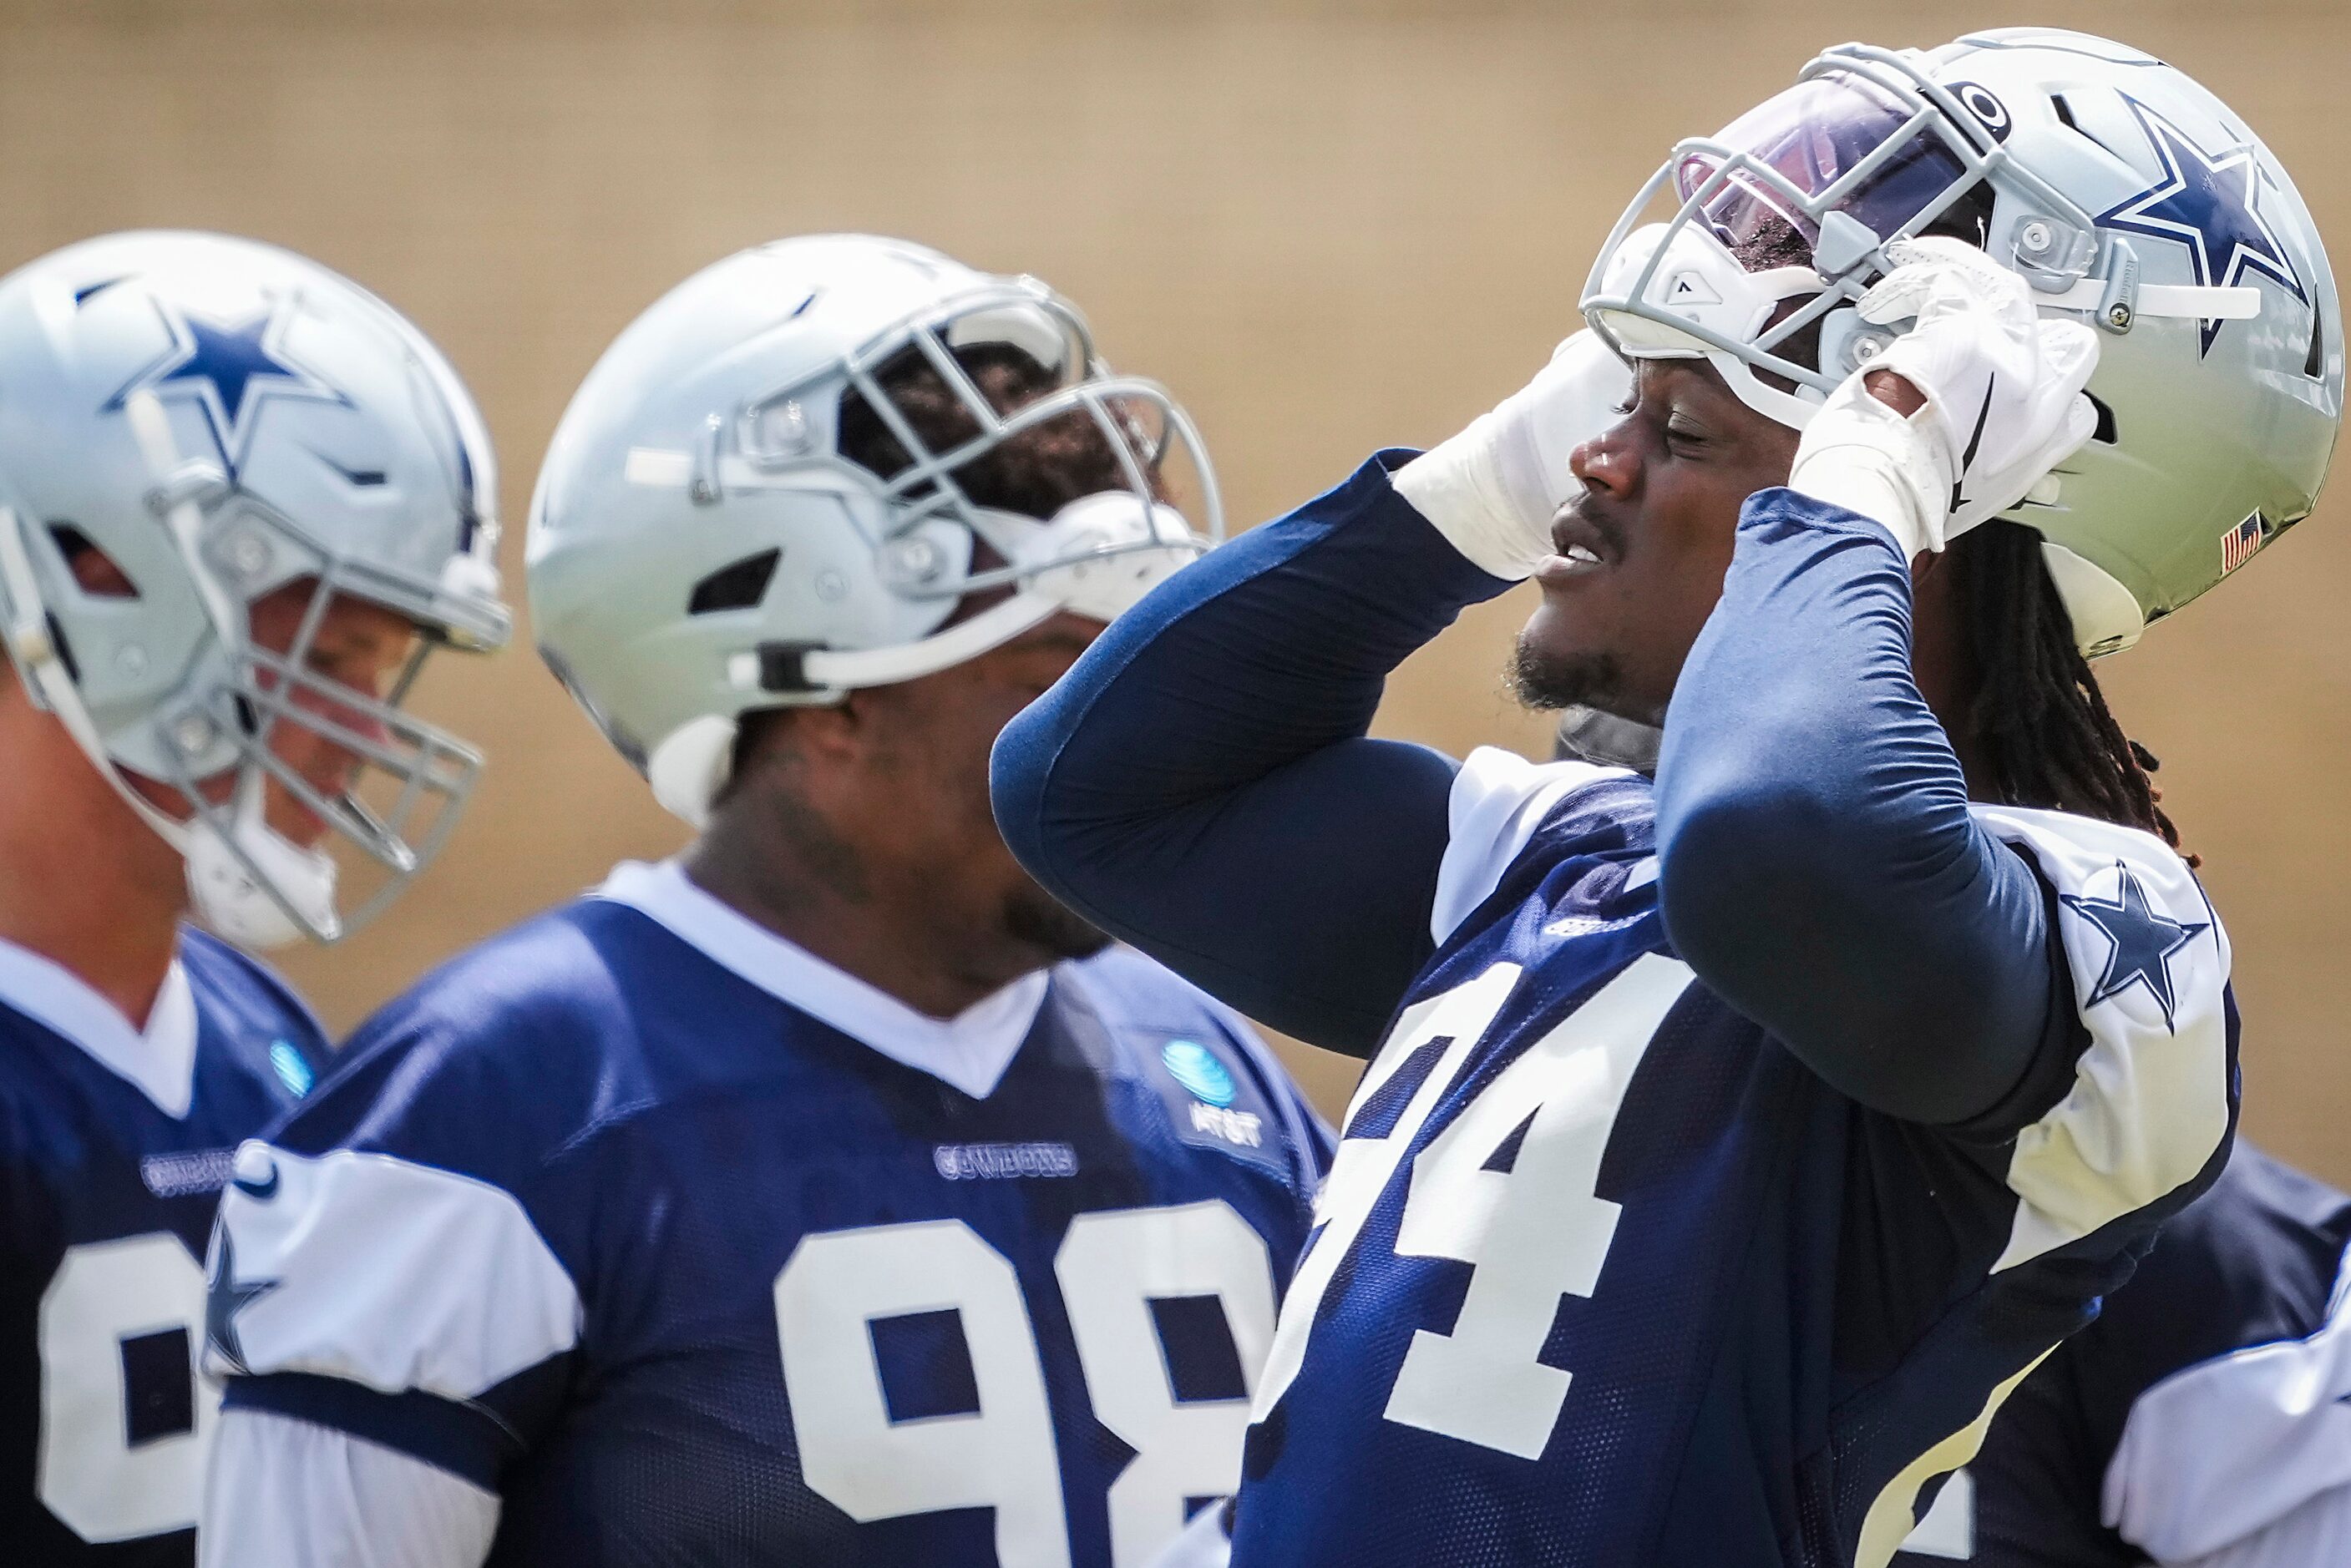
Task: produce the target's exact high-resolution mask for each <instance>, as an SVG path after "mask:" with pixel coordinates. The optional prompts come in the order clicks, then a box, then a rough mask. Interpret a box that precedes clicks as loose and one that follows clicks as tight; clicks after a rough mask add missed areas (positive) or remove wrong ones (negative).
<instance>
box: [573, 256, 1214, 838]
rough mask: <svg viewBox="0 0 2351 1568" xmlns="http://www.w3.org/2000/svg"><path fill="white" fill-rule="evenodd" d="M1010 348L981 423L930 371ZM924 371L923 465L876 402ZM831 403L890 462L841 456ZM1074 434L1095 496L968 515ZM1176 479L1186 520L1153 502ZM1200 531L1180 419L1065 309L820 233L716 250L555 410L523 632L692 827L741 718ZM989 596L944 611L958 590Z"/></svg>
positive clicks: (986, 280) (1137, 565)
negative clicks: (948, 408) (982, 603)
mask: <svg viewBox="0 0 2351 1568" xmlns="http://www.w3.org/2000/svg"><path fill="white" fill-rule="evenodd" d="M982 345H1000V346H1002V347H1005V348H1011V349H1017V350H1019V354H1020V355H1021V356H1023V357H1025V358H1026V360H1028V361H1029V362H1033V364H1034V365H1035V366H1037V367H1038V368H1039V369H1040V370H1042V371H1043V372H1045V373H1047V374H1048V375H1050V378H1051V379H1052V382H1053V385H1052V387H1051V389H1050V390H1048V391H1046V392H1045V393H1044V394H1043V395H1042V396H1040V397H1038V398H1037V399H1035V400H1033V401H1029V402H1027V403H1024V404H1022V405H1020V406H1019V408H1018V409H1016V410H1013V411H1012V412H1010V413H1008V414H999V413H998V411H997V410H996V409H995V408H994V407H993V406H992V405H991V404H990V402H989V400H988V399H987V397H986V396H985V395H984V394H983V393H982V392H981V390H980V389H979V388H978V386H977V385H976V384H975V382H974V380H973V379H972V378H971V376H970V375H968V374H967V372H966V370H965V369H964V368H963V367H962V365H961V364H960V363H959V361H958V359H957V358H956V351H957V350H968V349H971V348H976V347H978V346H982ZM914 363H924V364H927V365H928V367H929V368H930V369H931V370H932V371H933V372H934V373H935V375H936V377H937V379H938V380H939V382H940V383H942V384H943V385H944V386H945V387H946V389H947V390H948V392H949V393H950V394H951V395H952V396H953V397H954V398H955V399H956V401H957V402H958V403H959V404H960V405H961V406H962V408H963V410H965V412H966V413H967V415H968V416H969V424H970V429H971V431H972V432H973V433H972V434H971V435H970V437H969V439H967V440H966V441H962V442H960V443H959V444H957V445H956V446H954V447H953V448H952V449H950V450H946V451H933V450H931V448H930V446H929V445H928V444H926V443H925V441H924V440H923V438H922V437H921V435H919V434H918V433H917V432H916V431H915V429H914V425H913V424H912V423H910V422H909V421H908V419H907V418H906V416H905V414H904V410H902V409H901V408H900V407H899V405H898V403H897V401H896V400H894V399H893V396H892V394H891V392H890V391H889V390H888V389H886V388H885V386H884V385H883V379H882V375H881V372H882V371H883V369H884V368H885V367H890V368H896V367H904V366H907V365H910V364H914ZM852 398H854V399H856V400H862V404H863V405H864V406H865V407H866V408H867V409H870V410H872V413H873V415H875V416H877V417H878V418H879V420H880V421H881V423H882V425H883V427H884V428H886V430H887V431H889V433H890V434H891V435H892V436H893V438H894V439H895V441H896V442H897V444H898V445H899V446H900V447H901V448H903V449H904V452H905V454H906V455H907V458H908V461H907V462H906V463H905V464H904V466H903V467H901V468H898V469H897V470H895V471H894V472H891V473H890V474H889V475H888V476H887V477H884V476H883V475H882V474H880V473H877V472H873V471H872V469H870V468H867V467H865V466H863V465H862V464H860V463H858V462H854V461H852V460H851V459H850V458H849V457H847V456H845V455H843V452H842V451H841V422H842V421H841V416H842V408H843V403H844V400H849V399H852ZM1072 419H1083V420H1087V421H1092V423H1093V424H1094V425H1095V426H1096V427H1098V428H1099V430H1100V431H1101V432H1102V435H1103V436H1104V437H1105V438H1106V439H1107V441H1108V443H1109V446H1110V448H1111V450H1112V452H1113V453H1114V454H1115V457H1116V460H1117V462H1118V464H1119V466H1120V470H1121V474H1122V478H1123V484H1122V485H1121V486H1120V487H1119V488H1116V489H1113V490H1109V491H1106V492H1103V493H1099V494H1095V495H1091V496H1087V497H1085V498H1083V499H1081V500H1079V501H1076V502H1073V503H1071V504H1069V505H1067V506H1065V507H1063V508H1061V511H1060V512H1059V513H1058V514H1056V515H1054V516H1052V517H1049V518H1040V517H1029V516H1023V515H1020V514H1016V513H1013V512H1009V511H1006V510H1003V509H1001V508H998V507H992V506H984V505H979V504H975V503H974V502H973V501H972V500H971V498H970V497H969V496H968V495H967V493H965V489H964V486H963V485H962V484H961V483H958V480H957V475H958V473H959V472H962V471H964V470H966V469H967V468H968V466H969V465H970V464H972V463H973V462H976V461H977V460H979V459H980V458H982V457H984V456H985V455H986V454H987V453H988V452H992V451H994V450H995V449H996V448H997V447H998V446H1000V445H1002V444H1003V443H1004V442H1006V441H1010V440H1013V439H1014V438H1016V437H1018V436H1019V435H1020V434H1021V433H1022V432H1023V431H1036V430H1038V429H1040V427H1042V426H1046V425H1048V424H1050V423H1051V422H1053V421H1065V420H1072ZM1171 461H1173V462H1175V463H1176V464H1178V465H1179V466H1188V468H1189V469H1190V471H1191V483H1190V485H1189V487H1188V488H1189V491H1190V493H1189V494H1188V495H1187V496H1186V499H1187V500H1189V501H1190V502H1192V503H1193V504H1195V506H1196V516H1197V517H1198V519H1199V524H1200V525H1199V527H1198V528H1197V529H1195V528H1194V526H1193V525H1192V524H1191V523H1190V522H1189V521H1187V519H1186V517H1185V515H1184V514H1182V513H1180V512H1179V511H1178V510H1177V509H1176V507H1175V505H1173V504H1170V498H1171V495H1172V494H1173V493H1174V492H1173V489H1172V487H1171V486H1172V483H1173V481H1174V480H1175V477H1177V476H1176V475H1175V474H1172V473H1171V472H1170V471H1169V464H1170V462H1171ZM1222 533H1223V514H1222V512H1221V510H1220V507H1219V504H1218V501H1217V489H1216V481H1215V478H1214V475H1213V474H1212V472H1210V470H1209V468H1208V463H1207V453H1206V451H1205V449H1204V448H1203V447H1202V445H1201V443H1200V438H1199V436H1198V434H1197V432H1196V431H1195V430H1194V428H1193V425H1192V421H1190V419H1189V418H1188V417H1186V414H1185V412H1184V410H1182V409H1181V408H1179V407H1178V406H1177V405H1176V403H1175V400H1173V399H1172V398H1170V397H1169V396H1168V394H1167V393H1166V392H1165V390H1164V389H1162V388H1160V387H1159V386H1158V385H1156V384H1155V383H1154V382H1150V381H1146V380H1141V379H1135V378H1133V377H1121V376H1113V374H1112V373H1111V372H1110V370H1109V369H1108V368H1107V367H1106V366H1104V365H1103V364H1102V361H1101V360H1100V359H1099V358H1097V357H1096V356H1095V353H1094V348H1093V340H1092V335H1091V333H1090V332H1089V330H1088V328H1087V327H1086V324H1085V320H1084V318H1083V317H1081V316H1080V315H1079V314H1078V311H1077V308H1076V307H1075V306H1072V305H1071V304H1070V302H1069V301H1067V300H1065V299H1063V298H1062V297H1061V296H1060V295H1058V294H1055V293H1054V292H1053V291H1052V290H1050V289H1049V288H1047V287H1045V286H1043V285H1042V284H1040V283H1038V282H1037V281H1036V280H1035V279H1033V278H1026V277H999V276H992V275H987V274H985V273H980V272H977V271H974V270H973V269H971V268H969V267H967V266H965V265H962V264H961V263H959V262H956V261H954V260H952V259H951V258H949V257H947V256H945V255H942V254H939V253H938V252H936V251H933V250H927V249H925V248H924V247H922V246H919V245H914V244H906V243H904V242H902V241H897V240H888V239H876V238H872V237H868V236H863V235H838V234H836V235H821V236H814V237H809V238H801V239H792V240H785V241H781V242H778V243H777V244H768V245H761V246H759V247H758V248H756V249H753V250H747V251H744V252H741V253H739V254H736V255H733V256H729V257H728V258H726V260H725V261H722V262H719V263H717V264H716V265H713V266H710V267H708V268H705V270H704V271H702V272H700V273H698V274H696V275H695V276H693V277H691V278H688V279H687V280H686V281H685V282H684V283H683V284H681V285H679V286H677V287H676V288H675V289H674V290H673V291H672V292H671V293H670V294H669V295H668V296H666V297H665V298H664V299H662V300H661V301H659V302H658V303H656V304H655V305H654V306H653V307H652V308H651V309H649V310H648V311H646V312H645V313H644V315H643V316H642V317H638V319H637V320H636V321H635V322H634V323H633V324H632V326H630V327H629V328H628V329H627V330H626V331H624V332H623V333H622V334H621V336H620V337H619V338H618V339H617V340H615V341H614V342H613V344H612V346H611V348H609V349H607V350H606V351H605V354H604V357H603V358H602V359H601V360H600V361H598V363H597V365H596V367H595V369H592V370H591V371H590V372H589V375H588V379H587V380H586V381H585V382H584V383H583V384H582V385H581V386H580V390H579V392H578V393H577V394H576V395H575V396H574V397H573V398H572V400H571V406H570V407H569V409H568V410H565V413H564V416H563V420H562V422H561V424H560V425H559V426H558V427H557V430H556V432H555V439H554V441H553V443H552V444H551V445H550V446H549V450H548V454H547V462H546V465H545V467H544V468H542V469H541V470H540V472H539V478H538V492H537V493H536V495H535V496H534V498H533V500H532V503H531V515H530V529H529V535H528V550H527V552H526V554H527V558H528V563H529V585H530V607H531V618H532V620H533V621H534V623H535V624H536V627H537V628H538V642H539V649H540V651H541V653H542V654H543V655H544V656H545V657H546V659H547V660H548V663H549V665H550V666H551V667H552V668H553V669H554V670H555V671H556V673H557V675H558V676H559V678H560V679H561V680H563V681H564V683H565V684H566V685H567V686H568V687H569V688H570V690H571V691H572V694H573V695H574V696H575V697H577V698H578V699H579V701H580V704H581V706H582V707H584V708H585V709H586V710H587V711H588V713H589V715H590V717H591V718H592V719H594V720H595V722H596V723H597V725H598V726H599V727H600V728H601V730H602V731H603V732H604V734H605V736H606V737H607V738H608V739H609V740H610V741H611V742H612V744H613V745H614V747H616V748H617V749H618V750H619V751H620V753H622V756H624V757H626V758H627V759H628V760H629V761H630V762H631V763H632V764H633V765H635V766H636V767H637V768H638V769H639V771H641V772H643V774H645V775H646V777H647V778H648V780H649V781H650V782H651V784H653V793H654V795H655V797H656V798H658V799H659V800H660V801H661V803H662V804H663V805H664V806H665V807H667V808H668V809H669V810H670V811H672V812H673V813H674V814H675V815H678V816H680V817H682V818H684V820H685V821H687V822H688V823H690V824H693V825H694V826H701V825H702V824H703V822H704V820H705V817H706V815H707V813H708V810H709V806H710V804H711V802H712V800H713V799H715V798H716V794H717V791H718V789H719V788H720V786H721V785H723V784H724V783H725V782H726V770H727V767H728V765H729V762H730V760H731V757H732V754H733V742H734V738H735V733H736V727H737V720H738V718H739V717H740V716H741V715H742V714H743V713H745V712H747V711H751V710H753V709H759V708H774V707H780V706H788V705H795V704H812V703H831V702H837V701H841V698H842V697H843V696H844V695H846V694H847V693H848V692H849V691H852V690H854V689H856V688H860V687H867V686H881V685H888V684H892V683H893V682H897V681H901V680H913V679H914V678H915V677H917V676H921V675H925V674H928V673H931V672H933V671H935V670H944V669H946V668H947V667H948V666H950V665H953V664H956V663H960V662H961V661H963V660H965V659H970V658H972V657H974V656H976V655H977V654H979V653H982V652H985V651H986V650H987V649H990V648H993V647H996V646H998V645H999V644H1001V643H1003V642H1005V641H1008V640H1009V639H1012V638H1014V637H1017V636H1019V634H1020V633H1021V632H1023V631H1025V630H1027V629H1028V628H1030V627H1033V626H1035V625H1037V624H1038V623H1039V622H1040V621H1042V620H1043V619H1045V618H1046V617H1048V616H1050V615H1051V614H1053V613H1054V612H1055V611H1057V610H1061V609H1071V610H1075V611H1077V612H1079V613H1080V614H1082V615H1085V616H1088V617H1090V618H1094V619H1098V620H1104V621H1107V620H1109V619H1110V618H1112V617H1113V616H1115V615H1117V614H1118V613H1119V612H1120V611H1121V610H1123V609H1124V608H1125V607H1127V606H1129V605H1131V604H1133V603H1134V601H1135V600H1136V599H1137V598H1139V597H1142V595H1143V594H1144V591H1145V590H1146V589H1148V588H1149V587H1151V586H1152V585H1153V584H1154V583H1156V582H1157V581H1159V580H1160V579H1161V578H1162V577H1165V576H1167V575H1168V574H1169V573H1171V572H1173V571H1174V570H1175V568H1176V567H1178V566H1182V565H1184V564H1185V563H1186V562H1187V561H1189V560H1191V559H1192V558H1193V557H1194V556H1196V555H1198V554H1199V553H1200V552H1201V551H1202V550H1203V549H1205V548H1207V546H1208V545H1209V544H1210V543H1211V542H1213V541H1214V540H1215V539H1216V538H1217V537H1220V536H1221V535H1222ZM988 589H999V590H1007V591H1006V592H1005V593H1004V596H1003V597H1000V598H999V599H998V600H997V601H996V602H994V603H992V604H988V605H987V606H986V607H982V608H979V609H977V612H976V613H971V612H969V611H968V610H967V613H966V614H965V615H964V616H963V618H956V615H957V610H958V607H962V606H964V604H965V601H966V599H967V597H968V596H971V595H973V594H976V593H980V592H982V591H984V590H988Z"/></svg>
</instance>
